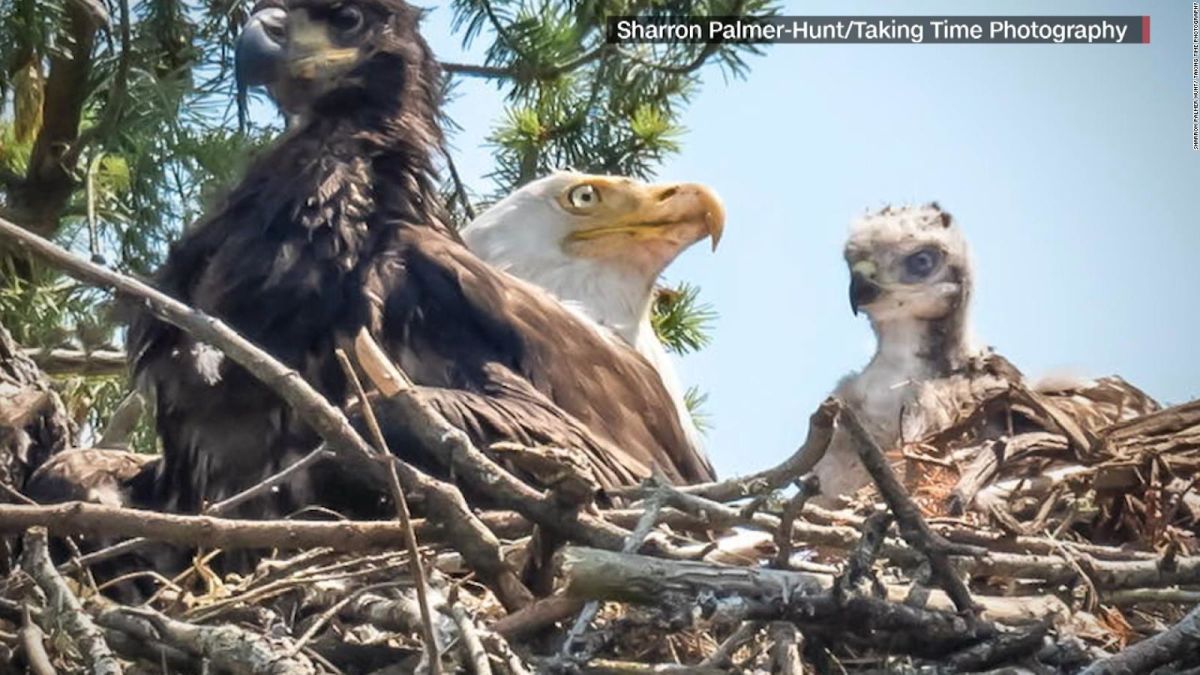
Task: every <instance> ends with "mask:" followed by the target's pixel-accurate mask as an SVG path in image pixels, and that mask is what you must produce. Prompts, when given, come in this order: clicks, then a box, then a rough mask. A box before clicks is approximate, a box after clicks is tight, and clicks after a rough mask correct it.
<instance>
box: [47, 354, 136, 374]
mask: <svg viewBox="0 0 1200 675" xmlns="http://www.w3.org/2000/svg"><path fill="white" fill-rule="evenodd" d="M24 352H25V355H26V356H28V357H29V358H31V359H33V362H34V363H36V364H37V365H38V367H39V368H41V369H42V370H43V371H44V372H45V373H46V374H47V375H123V374H125V372H126V371H128V369H129V362H128V361H126V360H125V352H121V351H116V350H109V349H101V350H97V351H84V350H81V349H26V350H24Z"/></svg>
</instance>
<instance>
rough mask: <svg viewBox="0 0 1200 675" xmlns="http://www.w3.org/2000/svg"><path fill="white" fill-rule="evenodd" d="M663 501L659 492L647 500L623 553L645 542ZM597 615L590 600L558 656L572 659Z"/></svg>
mask: <svg viewBox="0 0 1200 675" xmlns="http://www.w3.org/2000/svg"><path fill="white" fill-rule="evenodd" d="M665 499H666V493H664V492H661V491H660V492H658V493H656V494H655V495H654V496H653V497H651V498H650V499H648V500H647V503H646V511H645V512H644V513H643V514H642V517H641V518H639V519H638V524H637V527H635V528H634V529H633V532H630V533H629V538H628V539H626V540H625V544H624V545H623V546H622V547H621V551H622V552H623V553H633V552H634V551H636V550H638V549H639V548H641V546H642V542H643V541H645V540H646V535H648V534H650V530H651V529H652V528H653V527H654V524H655V523H657V522H658V514H659V511H660V510H662V507H663V503H664V501H665ZM599 613H600V602H599V601H598V600H592V601H590V602H588V603H587V604H586V605H584V606H583V611H581V612H580V613H579V617H578V618H577V619H575V625H573V626H571V630H570V632H568V633H567V637H566V639H564V640H563V644H562V650H561V652H560V656H562V657H563V658H564V659H571V658H573V656H572V655H573V652H574V650H575V643H576V642H579V641H580V640H582V639H583V636H584V634H585V633H587V629H588V626H590V625H591V623H592V621H593V620H594V619H595V618H596V615H597V614H599ZM584 660H585V661H586V660H587V658H586V657H585V658H584Z"/></svg>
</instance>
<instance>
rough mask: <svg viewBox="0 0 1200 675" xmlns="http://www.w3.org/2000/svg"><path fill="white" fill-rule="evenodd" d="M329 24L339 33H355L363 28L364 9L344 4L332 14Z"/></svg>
mask: <svg viewBox="0 0 1200 675" xmlns="http://www.w3.org/2000/svg"><path fill="white" fill-rule="evenodd" d="M329 25H331V26H333V29H334V30H336V31H338V32H339V33H353V32H355V31H357V30H358V29H359V28H362V25H363V14H362V10H360V9H359V8H357V7H355V6H354V5H342V6H341V7H338V8H337V9H335V10H333V13H332V14H330V16H329Z"/></svg>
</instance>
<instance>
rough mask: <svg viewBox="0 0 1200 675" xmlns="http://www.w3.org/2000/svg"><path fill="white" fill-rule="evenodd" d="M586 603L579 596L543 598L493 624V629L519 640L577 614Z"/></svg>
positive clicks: (508, 637) (511, 638)
mask: <svg viewBox="0 0 1200 675" xmlns="http://www.w3.org/2000/svg"><path fill="white" fill-rule="evenodd" d="M585 604H586V603H585V602H584V601H583V600H580V599H578V598H568V597H566V596H562V595H553V596H550V597H548V598H541V599H540V600H538V601H537V602H535V603H533V604H532V605H529V606H528V607H526V608H525V609H522V610H520V611H519V612H513V613H512V614H509V615H508V616H506V617H504V618H502V619H500V620H499V621H497V622H496V623H494V624H492V630H493V631H495V632H496V633H497V634H499V635H500V636H501V637H504V638H507V639H509V640H519V639H521V638H524V637H527V636H529V635H533V634H534V633H537V632H538V631H540V630H542V629H544V628H547V627H549V626H552V625H554V624H556V623H558V622H560V621H566V620H567V619H569V618H571V617H572V616H575V615H576V614H578V613H579V611H580V610H582V609H583V606H584V605H585Z"/></svg>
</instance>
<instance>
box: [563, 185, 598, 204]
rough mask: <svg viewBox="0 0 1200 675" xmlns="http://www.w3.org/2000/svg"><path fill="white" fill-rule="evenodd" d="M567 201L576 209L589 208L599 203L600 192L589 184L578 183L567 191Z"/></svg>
mask: <svg viewBox="0 0 1200 675" xmlns="http://www.w3.org/2000/svg"><path fill="white" fill-rule="evenodd" d="M567 201H569V202H570V203H571V206H573V207H574V208H577V209H590V208H592V207H593V206H595V205H597V204H599V203H600V193H599V192H597V191H596V188H594V187H592V186H591V185H587V184H584V185H580V186H578V187H575V188H572V189H571V191H570V192H569V193H567Z"/></svg>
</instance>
